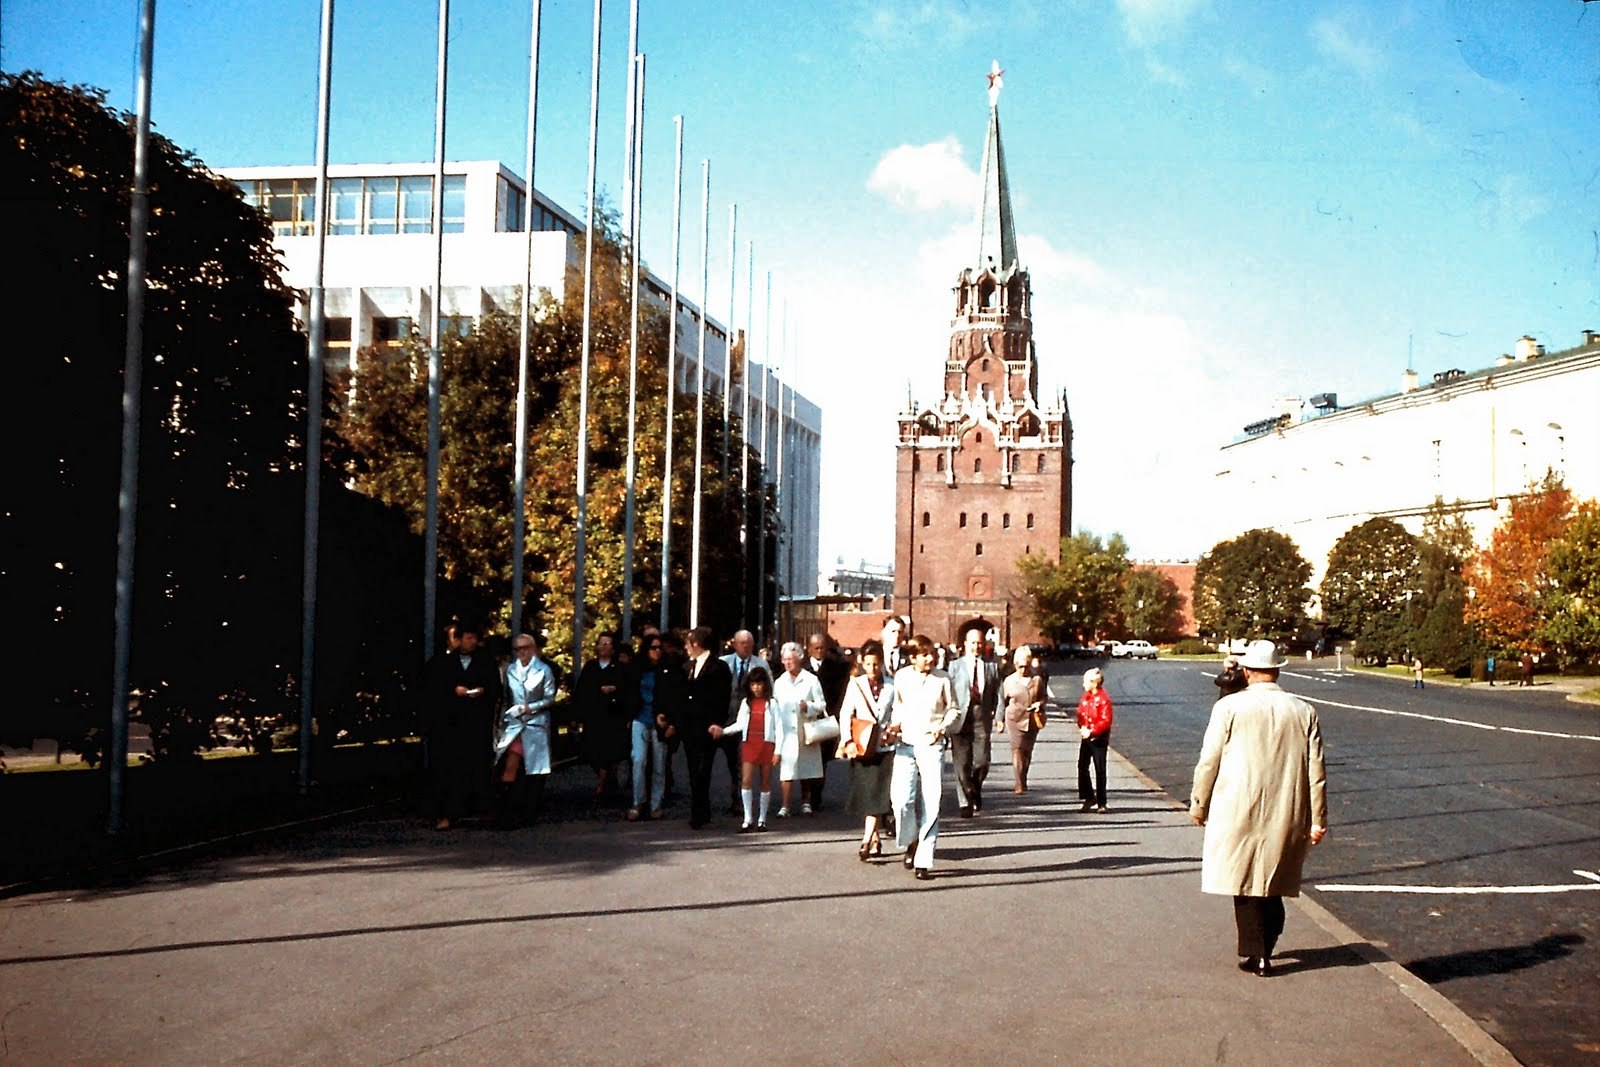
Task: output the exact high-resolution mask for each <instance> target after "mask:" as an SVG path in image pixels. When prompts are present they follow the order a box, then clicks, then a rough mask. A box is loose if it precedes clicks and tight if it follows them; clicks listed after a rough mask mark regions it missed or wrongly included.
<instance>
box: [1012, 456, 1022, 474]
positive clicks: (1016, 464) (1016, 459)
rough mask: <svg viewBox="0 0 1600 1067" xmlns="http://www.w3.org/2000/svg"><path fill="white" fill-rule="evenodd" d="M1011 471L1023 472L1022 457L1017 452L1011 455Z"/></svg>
mask: <svg viewBox="0 0 1600 1067" xmlns="http://www.w3.org/2000/svg"><path fill="white" fill-rule="evenodd" d="M1011 470H1012V471H1013V472H1016V471H1020V470H1022V457H1021V456H1019V455H1017V454H1016V453H1015V452H1013V453H1011Z"/></svg>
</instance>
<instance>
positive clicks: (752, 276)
mask: <svg viewBox="0 0 1600 1067" xmlns="http://www.w3.org/2000/svg"><path fill="white" fill-rule="evenodd" d="M745 247H746V248H747V249H748V262H747V263H746V264H745V271H744V273H745V291H746V297H745V308H744V345H743V350H742V352H741V355H742V356H743V358H744V366H743V368H741V370H740V372H739V614H740V617H741V618H742V619H745V620H748V619H749V618H750V608H751V604H750V345H751V343H752V342H753V341H754V340H755V324H756V319H755V311H756V245H755V242H754V241H746V242H745Z"/></svg>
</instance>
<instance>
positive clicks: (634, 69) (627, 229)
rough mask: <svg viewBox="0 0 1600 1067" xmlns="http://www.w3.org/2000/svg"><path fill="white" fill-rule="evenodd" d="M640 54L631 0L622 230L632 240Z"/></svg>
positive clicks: (635, 12)
mask: <svg viewBox="0 0 1600 1067" xmlns="http://www.w3.org/2000/svg"><path fill="white" fill-rule="evenodd" d="M638 55H639V0H629V4H628V78H627V83H628V100H627V108H626V110H625V111H624V112H623V114H624V116H625V119H624V126H625V129H624V131H623V132H624V136H623V144H622V234H623V236H624V237H626V238H627V239H628V240H629V241H630V242H632V241H633V239H634V238H635V237H636V236H637V232H638V231H637V229H636V223H635V222H634V208H635V205H636V204H637V202H638V196H637V195H636V194H637V190H636V189H635V188H634V182H635V181H636V180H637V176H636V174H635V171H634V153H635V152H636V151H637V149H638V142H639V136H638V133H637V130H638V125H637V123H638V112H639V107H638V104H637V100H638V95H639V74H640V71H639V65H638V63H637V62H636V60H637V58H638Z"/></svg>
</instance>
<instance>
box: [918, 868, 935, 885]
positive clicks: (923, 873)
mask: <svg viewBox="0 0 1600 1067" xmlns="http://www.w3.org/2000/svg"><path fill="white" fill-rule="evenodd" d="M932 877H933V872H932V871H930V870H928V868H926V867H918V868H917V881H919V882H926V881H927V880H928V879H930V878H932Z"/></svg>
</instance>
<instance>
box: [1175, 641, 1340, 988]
mask: <svg viewBox="0 0 1600 1067" xmlns="http://www.w3.org/2000/svg"><path fill="white" fill-rule="evenodd" d="M1286 662H1288V661H1287V660H1283V659H1279V658H1278V648H1277V646H1276V645H1274V644H1273V643H1272V642H1271V641H1252V642H1251V643H1250V645H1249V647H1248V648H1246V649H1245V653H1244V656H1243V658H1242V659H1241V660H1240V663H1239V665H1240V666H1241V667H1242V668H1243V669H1244V673H1245V678H1246V680H1247V681H1248V682H1249V686H1248V687H1247V688H1246V689H1244V690H1243V691H1242V692H1239V693H1234V694H1233V695H1231V696H1225V697H1223V698H1222V699H1221V700H1219V701H1217V703H1216V705H1215V706H1214V707H1213V708H1212V709H1211V722H1210V724H1209V725H1208V726H1207V727H1206V737H1205V741H1204V743H1203V744H1202V746H1201V750H1200V761H1199V762H1198V763H1197V764H1195V768H1194V790H1193V792H1192V793H1191V795H1190V798H1189V817H1190V818H1192V819H1194V821H1195V822H1196V823H1198V824H1199V825H1201V826H1204V827H1205V829H1206V835H1205V845H1204V849H1203V851H1202V853H1201V857H1202V858H1201V866H1200V888H1201V891H1202V892H1206V893H1220V894H1222V895H1224V896H1231V897H1233V917H1234V923H1235V925H1236V926H1237V927H1238V932H1239V955H1240V956H1241V957H1243V959H1242V961H1241V962H1240V964H1239V969H1240V970H1243V971H1248V972H1251V973H1253V974H1256V975H1258V976H1260V977H1262V978H1265V977H1267V976H1269V975H1270V974H1271V973H1272V950H1273V948H1274V946H1276V944H1277V941H1278V936H1279V935H1280V934H1282V933H1283V919H1284V914H1283V898H1284V897H1297V896H1299V895H1300V865H1301V863H1302V862H1303V861H1304V859H1305V855H1306V849H1307V848H1309V847H1310V846H1311V845H1314V844H1316V843H1317V842H1318V841H1321V840H1322V838H1323V835H1324V834H1326V833H1327V825H1328V801H1327V793H1326V790H1325V785H1326V780H1327V775H1326V772H1325V771H1324V769H1323V764H1322V730H1321V728H1320V727H1319V726H1318V724H1317V709H1316V708H1314V707H1312V706H1311V705H1310V704H1308V703H1307V702H1306V701H1304V700H1301V699H1300V698H1299V697H1296V696H1292V695H1290V694H1289V693H1286V692H1284V691H1283V690H1282V689H1280V688H1279V687H1278V671H1279V669H1280V668H1281V667H1282V666H1283V665H1284V664H1285V663H1286Z"/></svg>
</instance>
